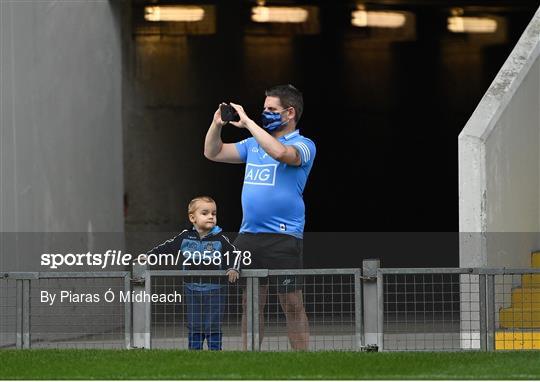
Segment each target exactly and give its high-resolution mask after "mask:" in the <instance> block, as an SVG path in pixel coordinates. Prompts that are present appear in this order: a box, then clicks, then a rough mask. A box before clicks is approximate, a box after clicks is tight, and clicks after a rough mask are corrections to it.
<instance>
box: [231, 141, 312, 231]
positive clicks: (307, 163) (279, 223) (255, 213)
mask: <svg viewBox="0 0 540 382" xmlns="http://www.w3.org/2000/svg"><path fill="white" fill-rule="evenodd" d="M278 140H279V141H280V142H281V143H283V144H284V145H287V146H294V148H295V149H296V150H298V153H299V154H300V158H301V164H300V166H291V165H288V164H285V163H280V162H278V161H277V160H275V159H273V158H272V157H271V156H269V155H268V154H267V153H266V152H265V151H264V150H263V148H262V147H261V146H259V143H258V142H257V141H256V140H255V138H248V139H245V140H243V141H241V142H238V143H236V149H237V150H238V153H239V154H240V158H241V159H242V161H244V162H245V163H246V171H245V174H244V187H243V188H242V210H243V213H244V217H243V219H242V226H241V227H240V232H241V233H242V232H250V233H261V232H272V233H285V234H289V235H293V236H296V237H300V238H301V237H302V236H303V232H304V225H305V206H304V199H303V197H302V194H303V192H304V188H305V186H306V181H307V179H308V175H309V172H310V171H311V167H312V166H313V160H314V159H315V153H316V149H315V143H313V141H311V140H310V139H308V138H306V137H303V136H302V135H300V132H299V131H298V130H295V131H293V132H292V133H289V134H287V135H285V136H283V137H280V138H279V139H278Z"/></svg>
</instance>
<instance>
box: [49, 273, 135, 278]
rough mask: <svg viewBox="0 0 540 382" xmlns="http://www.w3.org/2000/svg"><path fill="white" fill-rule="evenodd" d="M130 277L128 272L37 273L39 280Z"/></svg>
mask: <svg viewBox="0 0 540 382" xmlns="http://www.w3.org/2000/svg"><path fill="white" fill-rule="evenodd" d="M128 275H130V272H128V271H109V272H39V276H38V278H40V279H70V278H116V277H126V276H128Z"/></svg>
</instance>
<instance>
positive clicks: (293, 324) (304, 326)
mask: <svg viewBox="0 0 540 382" xmlns="http://www.w3.org/2000/svg"><path fill="white" fill-rule="evenodd" d="M278 296H279V302H280V303H281V308H282V309H283V311H284V312H285V317H286V318H287V336H288V337H289V341H290V342H291V347H292V348H293V349H294V350H308V348H309V323H308V319H307V315H306V310H305V308H304V302H303V299H302V290H295V291H293V292H289V293H280V294H278Z"/></svg>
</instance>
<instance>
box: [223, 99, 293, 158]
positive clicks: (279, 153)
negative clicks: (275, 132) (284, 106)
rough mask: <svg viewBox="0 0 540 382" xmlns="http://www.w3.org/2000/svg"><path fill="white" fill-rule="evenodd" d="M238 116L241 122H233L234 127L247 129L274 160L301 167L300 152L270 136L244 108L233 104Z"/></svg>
mask: <svg viewBox="0 0 540 382" xmlns="http://www.w3.org/2000/svg"><path fill="white" fill-rule="evenodd" d="M231 106H233V107H234V108H235V109H236V111H237V112H238V115H239V116H240V121H239V122H231V124H233V125H234V126H237V127H241V128H246V129H248V130H249V132H250V133H251V135H252V136H253V138H255V140H256V141H257V142H258V143H259V145H261V147H262V148H263V150H264V151H265V152H266V153H267V154H268V155H270V156H271V157H272V158H274V159H275V160H277V161H278V162H281V163H286V164H288V165H291V166H300V164H301V163H302V159H301V158H300V154H299V153H298V150H297V149H295V148H294V147H293V146H288V145H284V144H283V143H281V142H280V141H278V140H277V139H276V138H274V137H273V136H271V135H270V134H268V132H266V131H265V130H264V129H263V128H262V127H260V126H259V125H257V124H256V123H255V122H254V121H253V120H252V119H250V118H249V117H248V116H247V115H246V113H245V112H244V108H243V107H242V106H240V105H237V104H234V103H232V102H231Z"/></svg>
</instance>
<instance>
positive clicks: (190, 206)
mask: <svg viewBox="0 0 540 382" xmlns="http://www.w3.org/2000/svg"><path fill="white" fill-rule="evenodd" d="M198 202H207V203H214V204H215V205H217V204H216V201H215V200H214V199H212V198H211V197H209V196H206V195H202V196H197V197H196V198H193V199H191V202H189V204H188V216H189V215H191V214H193V213H195V211H196V210H197V203H198Z"/></svg>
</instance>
